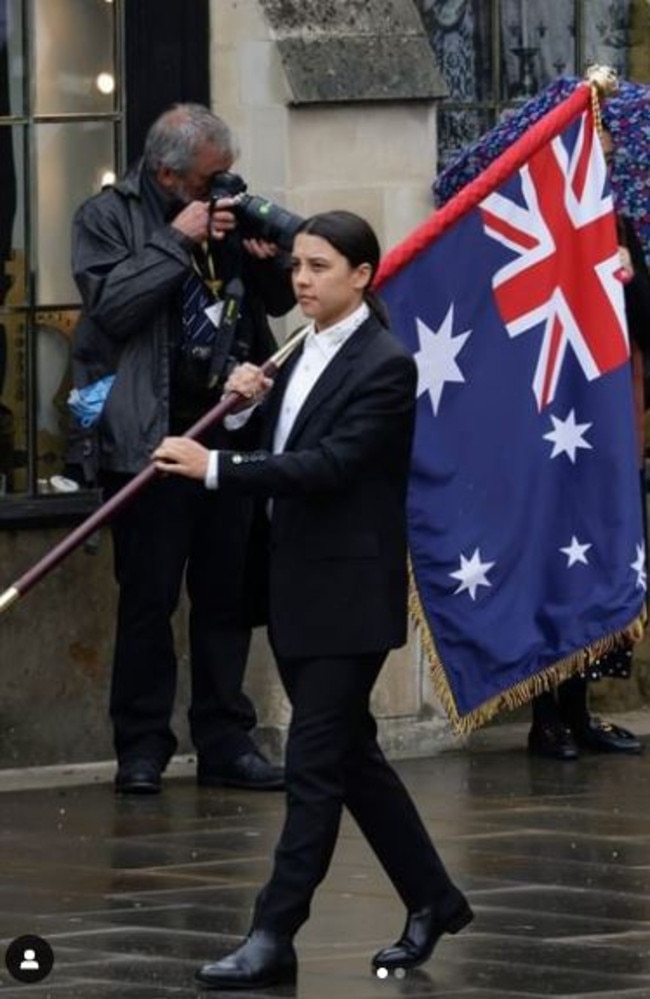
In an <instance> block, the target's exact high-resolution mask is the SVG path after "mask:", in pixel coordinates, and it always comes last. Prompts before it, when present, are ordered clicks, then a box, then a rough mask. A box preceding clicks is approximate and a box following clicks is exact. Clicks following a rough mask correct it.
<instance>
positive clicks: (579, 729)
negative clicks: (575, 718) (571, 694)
mask: <svg viewBox="0 0 650 999" xmlns="http://www.w3.org/2000/svg"><path fill="white" fill-rule="evenodd" d="M572 731H573V737H574V739H575V741H576V742H577V744H578V745H579V746H580V747H581V748H582V749H590V750H592V751H593V752H595V753H631V754H632V755H635V756H638V755H639V753H642V752H643V744H642V743H641V742H640V741H639V740H638V739H637V737H636V736H635V735H634V733H633V732H630V731H628V729H626V728H621V727H620V726H619V725H613V724H612V723H611V722H608V721H603V719H602V718H596V717H594V716H593V715H591V716H590V717H589V719H588V721H587V722H586V723H585V724H584V725H580V726H574V727H573V728H572Z"/></svg>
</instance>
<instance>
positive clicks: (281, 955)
mask: <svg viewBox="0 0 650 999" xmlns="http://www.w3.org/2000/svg"><path fill="white" fill-rule="evenodd" d="M297 975H298V962H297V960H296V952H295V950H294V946H293V943H292V941H291V939H290V938H289V937H283V936H279V935H277V934H275V933H271V932H270V931H268V930H252V931H251V933H250V935H249V936H248V937H246V939H245V940H244V942H243V944H242V945H241V947H238V948H237V950H235V951H233V952H232V954H228V955H227V956H226V957H224V958H222V959H221V960H220V961H215V962H214V963H213V964H204V965H203V967H201V968H199V970H198V971H197V972H196V975H195V978H196V981H197V982H198V983H199V985H201V986H202V988H204V989H221V990H222V991H224V992H227V991H230V990H237V989H268V988H270V987H271V986H272V985H289V984H293V983H294V982H295V981H296V978H297Z"/></svg>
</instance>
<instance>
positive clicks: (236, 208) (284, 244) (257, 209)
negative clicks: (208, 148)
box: [210, 171, 303, 250]
mask: <svg viewBox="0 0 650 999" xmlns="http://www.w3.org/2000/svg"><path fill="white" fill-rule="evenodd" d="M246 190H247V188H246V184H245V183H244V181H243V180H242V178H241V177H239V176H238V174H236V173H229V172H227V171H223V172H222V173H216V174H215V175H214V178H213V181H212V189H211V191H210V200H211V202H212V203H214V202H215V201H218V200H219V199H220V198H235V199H236V201H235V204H234V205H233V207H232V211H233V212H234V214H235V217H236V218H237V221H238V222H239V229H240V232H241V235H242V236H243V237H244V238H246V237H253V238H256V239H265V240H267V241H268V242H269V243H276V244H277V245H278V246H279V247H280V248H281V249H283V250H290V249H291V247H292V246H293V240H294V236H295V235H296V233H297V231H298V229H299V228H300V226H301V225H302V223H303V219H302V218H301V216H300V215H295V214H294V213H293V212H290V211H288V210H287V209H286V208H281V207H280V206H279V205H276V204H275V202H274V201H270V200H269V199H268V198H261V197H259V196H258V195H256V194H247V193H246Z"/></svg>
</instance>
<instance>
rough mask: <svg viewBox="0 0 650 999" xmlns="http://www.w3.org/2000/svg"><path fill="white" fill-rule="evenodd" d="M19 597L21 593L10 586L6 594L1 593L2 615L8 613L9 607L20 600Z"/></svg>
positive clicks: (0, 606) (0, 610)
mask: <svg viewBox="0 0 650 999" xmlns="http://www.w3.org/2000/svg"><path fill="white" fill-rule="evenodd" d="M19 596H20V593H19V591H18V590H17V589H16V587H15V586H10V587H9V589H8V590H5V591H4V593H0V614H2V612H3V611H6V610H7V608H8V607H11V605H12V604H13V603H15V601H16V600H18V598H19Z"/></svg>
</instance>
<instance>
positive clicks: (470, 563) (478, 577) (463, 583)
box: [449, 548, 496, 600]
mask: <svg viewBox="0 0 650 999" xmlns="http://www.w3.org/2000/svg"><path fill="white" fill-rule="evenodd" d="M495 564H496V563H495V562H481V553H480V551H479V549H478V548H475V549H474V554H473V555H472V557H471V558H470V559H467V558H465V556H464V555H463V554H462V552H461V556H460V569H457V570H456V572H450V573H449V575H450V576H452V577H453V578H454V579H459V580H460V586H459V587H457V588H456V589H455V590H454V595H455V594H456V593H462V592H463V590H469V595H470V597H471V598H472V600H476V590H477V589H478V587H479V586H492V583H491V582H490V580H489V579H487V573H488V572H489V571H490V569H491V568H492V566H493V565H495Z"/></svg>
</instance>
